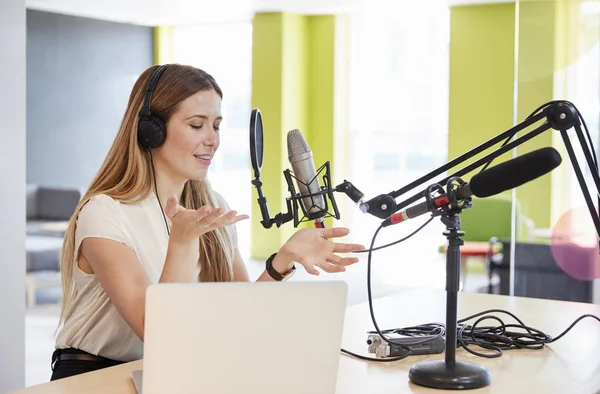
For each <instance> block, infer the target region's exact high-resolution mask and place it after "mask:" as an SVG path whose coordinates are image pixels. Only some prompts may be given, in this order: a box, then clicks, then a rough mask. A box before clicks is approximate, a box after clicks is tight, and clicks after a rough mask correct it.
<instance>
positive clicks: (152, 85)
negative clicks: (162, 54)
mask: <svg viewBox="0 0 600 394" xmlns="http://www.w3.org/2000/svg"><path fill="white" fill-rule="evenodd" d="M167 67H169V65H168V64H163V65H161V66H159V67H158V68H157V69H156V70H155V71H154V72H153V73H152V75H151V76H150V81H149V82H148V86H146V97H145V98H144V104H143V105H142V109H141V110H140V116H150V115H151V112H150V103H151V101H152V93H153V92H154V89H156V84H157V83H158V80H159V79H160V76H161V75H162V74H163V73H164V72H165V70H166V69H167Z"/></svg>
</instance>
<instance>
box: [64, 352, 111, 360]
mask: <svg viewBox="0 0 600 394" xmlns="http://www.w3.org/2000/svg"><path fill="white" fill-rule="evenodd" d="M56 360H60V361H70V360H81V361H109V360H108V359H106V358H104V357H100V356H94V355H93V354H68V353H66V354H65V353H61V354H59V355H58V357H57V358H56Z"/></svg>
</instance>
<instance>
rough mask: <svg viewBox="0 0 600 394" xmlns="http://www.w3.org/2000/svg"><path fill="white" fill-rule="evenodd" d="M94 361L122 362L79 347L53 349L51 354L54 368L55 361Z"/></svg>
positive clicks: (115, 363)
mask: <svg viewBox="0 0 600 394" xmlns="http://www.w3.org/2000/svg"><path fill="white" fill-rule="evenodd" d="M74 360H75V361H96V362H103V363H108V364H114V365H117V364H122V363H123V362H122V361H117V360H111V359H109V358H106V357H102V356H95V355H93V354H90V353H87V352H84V351H83V350H79V349H73V348H68V349H56V350H55V351H54V353H53V354H52V367H53V368H54V364H55V363H56V362H57V361H74Z"/></svg>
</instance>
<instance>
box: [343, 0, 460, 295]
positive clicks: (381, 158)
mask: <svg viewBox="0 0 600 394" xmlns="http://www.w3.org/2000/svg"><path fill="white" fill-rule="evenodd" d="M402 7H403V9H402V10H401V11H400V10H398V12H396V11H394V10H380V11H379V12H377V13H376V12H373V13H370V14H369V13H365V12H364V10H361V12H360V13H358V14H356V15H352V16H351V21H350V24H351V63H350V87H349V88H350V104H349V105H350V119H349V122H350V138H349V141H350V142H349V144H350V146H349V149H350V154H349V157H352V158H356V159H354V160H353V161H352V162H351V164H350V169H349V174H348V176H347V179H348V180H350V181H351V182H352V183H353V184H354V185H355V186H356V187H358V188H359V189H360V190H361V191H362V192H363V193H365V198H366V199H367V200H368V199H370V198H372V197H375V196H376V195H379V194H381V193H389V192H391V191H393V190H397V189H399V188H401V187H403V186H405V185H407V184H408V183H410V182H412V181H414V180H416V179H418V178H419V177H420V176H422V175H424V174H426V173H427V172H430V171H432V170H434V169H436V168H438V167H439V166H440V165H442V164H444V163H445V162H446V161H447V135H448V125H447V122H448V88H449V80H448V63H449V40H450V30H449V22H450V14H449V8H448V5H447V4H446V3H445V2H430V1H418V2H412V3H410V5H408V4H405V3H403V6H402ZM407 7H408V8H410V9H406V8H407ZM437 179H438V178H436V179H435V180H437ZM433 181H434V180H432V182H433ZM432 182H431V183H432ZM427 186H428V184H425V185H422V186H420V187H417V188H415V189H414V190H412V191H410V192H408V193H407V194H406V195H403V196H401V197H399V198H398V199H397V201H402V200H404V199H405V198H408V197H410V196H412V195H413V194H415V193H417V192H419V191H422V190H424V189H425V188H426V187H427ZM349 215H350V216H351V218H350V219H349V221H350V222H349V226H350V228H351V229H352V238H353V241H356V242H359V243H362V244H366V245H368V244H369V243H370V241H371V238H372V236H373V233H374V232H375V230H376V228H377V226H378V225H379V223H380V220H379V219H377V218H375V217H373V216H371V215H368V214H367V215H365V214H363V213H361V212H360V211H359V210H358V209H357V210H354V211H352V212H351V213H349ZM346 216H348V215H346ZM427 219H428V215H424V216H423V217H422V218H418V219H414V220H411V221H408V222H406V223H402V224H401V225H398V226H397V227H390V228H388V229H385V230H384V231H381V232H380V235H379V236H378V239H377V241H376V244H377V245H381V244H384V243H387V242H390V241H394V240H397V239H399V238H401V237H403V236H406V235H408V234H409V233H410V232H412V231H413V230H414V229H416V228H417V227H419V226H420V225H421V224H423V223H424V222H425V221H426V220H427ZM443 231H444V227H443V225H442V224H441V222H440V220H439V219H434V221H433V222H432V223H431V224H429V225H428V226H427V227H426V228H425V229H424V230H423V231H421V232H420V233H419V234H418V235H416V236H414V237H412V238H411V239H410V240H409V241H407V242H406V243H403V244H401V245H399V246H395V247H392V248H389V249H385V250H382V251H379V252H377V253H376V254H375V255H374V259H375V260H377V262H376V263H374V266H376V267H377V269H376V271H377V274H376V273H375V272H374V275H377V276H380V278H379V279H380V280H381V281H383V282H384V283H386V284H394V285H395V284H408V285H417V286H418V285H424V286H432V285H433V286H437V287H440V286H441V287H442V288H443V286H444V278H445V269H444V267H443V265H442V266H441V267H440V269H439V270H438V269H435V270H432V269H431V264H424V263H426V262H428V261H436V262H439V261H442V262H443V258H442V256H441V255H440V254H439V251H438V246H440V245H443V244H445V243H446V239H445V238H444V236H443V235H442V233H443ZM398 255H401V256H403V257H402V258H398V257H397V256H398ZM434 271H435V272H436V275H435V277H434V276H433V272H434Z"/></svg>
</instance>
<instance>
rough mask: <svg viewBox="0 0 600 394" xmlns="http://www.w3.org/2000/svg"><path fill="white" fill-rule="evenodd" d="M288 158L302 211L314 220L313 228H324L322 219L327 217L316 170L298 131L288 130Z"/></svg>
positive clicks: (305, 143) (308, 150)
mask: <svg viewBox="0 0 600 394" xmlns="http://www.w3.org/2000/svg"><path fill="white" fill-rule="evenodd" d="M287 148H288V158H289V161H290V165H291V166H292V171H293V172H294V177H295V178H296V184H297V185H298V190H299V192H300V198H301V200H300V203H301V204H302V208H303V209H302V210H303V211H304V212H305V215H306V217H307V218H308V219H310V220H314V222H315V226H316V227H319V228H324V227H325V222H324V221H323V218H324V217H325V215H327V205H326V202H325V197H324V196H323V195H322V194H318V193H320V192H321V185H320V184H319V178H318V177H317V169H316V167H315V161H314V159H313V155H312V151H311V150H310V148H309V147H308V143H307V142H306V140H305V139H304V136H303V135H302V133H301V132H300V130H298V129H294V130H290V131H289V132H288V135H287Z"/></svg>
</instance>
